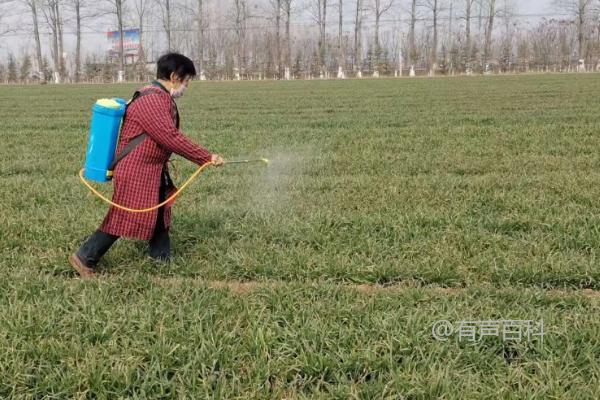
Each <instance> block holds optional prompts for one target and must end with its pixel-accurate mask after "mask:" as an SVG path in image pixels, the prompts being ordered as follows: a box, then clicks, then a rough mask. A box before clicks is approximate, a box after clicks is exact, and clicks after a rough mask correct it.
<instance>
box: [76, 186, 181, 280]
mask: <svg viewBox="0 0 600 400" xmlns="http://www.w3.org/2000/svg"><path fill="white" fill-rule="evenodd" d="M165 192H166V188H165V185H163V184H161V186H160V190H159V202H163V201H164V200H165ZM117 239H119V236H115V235H111V234H109V233H105V232H102V231H101V230H97V231H96V232H94V233H93V234H92V235H91V236H90V237H89V238H88V239H87V240H86V241H85V243H84V244H83V245H82V246H81V247H80V248H79V250H77V256H78V257H79V258H80V259H81V261H83V262H84V263H85V264H86V265H87V266H88V267H90V268H93V267H95V266H96V264H98V262H99V261H100V259H101V258H102V256H103V255H104V254H105V253H106V252H107V251H108V249H110V248H111V246H112V245H113V244H114V243H115V242H116V241H117ZM148 254H149V255H150V257H151V258H153V259H155V260H157V261H162V262H167V261H169V260H170V258H171V239H170V238H169V230H168V229H167V228H166V227H165V219H164V208H163V207H161V208H159V209H158V217H157V220H156V227H155V228H154V233H153V235H152V238H151V239H150V241H149V242H148Z"/></svg>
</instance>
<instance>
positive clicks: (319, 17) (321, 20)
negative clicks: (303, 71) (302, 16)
mask: <svg viewBox="0 0 600 400" xmlns="http://www.w3.org/2000/svg"><path fill="white" fill-rule="evenodd" d="M315 8H316V9H315ZM312 14H313V18H314V19H315V22H316V23H317V25H318V26H319V51H318V63H319V68H320V74H321V77H322V78H323V77H325V74H326V71H327V68H326V66H325V55H326V48H327V35H326V33H327V31H326V29H327V0H312Z"/></svg>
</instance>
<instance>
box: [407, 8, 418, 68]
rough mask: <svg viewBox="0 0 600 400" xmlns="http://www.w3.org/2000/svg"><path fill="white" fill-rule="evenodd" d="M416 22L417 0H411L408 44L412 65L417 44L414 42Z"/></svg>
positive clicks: (412, 64)
mask: <svg viewBox="0 0 600 400" xmlns="http://www.w3.org/2000/svg"><path fill="white" fill-rule="evenodd" d="M416 24H417V0H412V5H411V10H410V31H409V33H408V35H409V37H408V42H409V46H410V54H409V57H410V66H411V68H413V67H414V65H415V63H416V61H417V46H416V43H415V26H416Z"/></svg>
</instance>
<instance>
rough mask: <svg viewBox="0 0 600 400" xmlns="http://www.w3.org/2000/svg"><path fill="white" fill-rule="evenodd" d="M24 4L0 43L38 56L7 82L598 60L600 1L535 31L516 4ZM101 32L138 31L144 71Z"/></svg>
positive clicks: (108, 0) (541, 65) (59, 0)
mask: <svg viewBox="0 0 600 400" xmlns="http://www.w3.org/2000/svg"><path fill="white" fill-rule="evenodd" d="M15 1H16V2H19V4H20V7H21V9H22V10H23V11H24V12H26V14H27V15H29V18H30V21H31V23H30V27H29V28H27V27H21V28H19V29H17V30H14V31H12V32H11V27H10V25H7V23H10V21H6V20H5V23H4V24H2V20H0V24H1V25H0V35H7V37H9V38H16V37H23V36H24V35H25V36H26V37H31V38H33V40H32V42H33V43H34V49H33V51H25V52H24V53H23V54H22V55H20V56H18V57H17V58H18V59H16V58H15V57H14V56H12V55H9V57H8V59H6V60H4V61H2V62H0V80H2V81H19V80H30V79H32V77H33V78H34V79H37V80H40V81H46V80H49V79H52V80H54V81H55V82H62V81H67V80H68V81H75V82H78V81H80V80H100V81H106V80H112V79H114V78H115V77H116V76H120V77H121V76H122V77H123V78H127V79H136V78H137V79H145V77H146V75H147V71H146V69H145V65H146V61H147V60H150V61H152V60H153V59H155V58H156V55H158V54H160V53H161V52H164V51H169V50H170V51H181V52H183V53H185V54H188V55H191V56H192V57H193V58H194V59H195V60H196V63H197V65H198V67H199V69H200V71H201V76H202V77H203V78H208V79H261V78H279V79H282V78H287V79H289V78H292V77H297V78H302V77H304V78H309V77H336V76H337V77H340V78H343V77H346V76H348V75H351V76H358V77H360V76H363V75H365V74H369V75H373V76H380V75H394V74H395V75H402V74H411V75H413V74H419V73H420V74H430V75H434V74H440V73H441V74H454V73H466V74H472V73H486V72H490V73H491V72H509V71H510V72H515V71H523V72H526V71H529V70H531V69H536V70H544V71H548V70H552V71H565V70H573V69H576V70H590V69H596V68H597V67H598V66H599V60H600V0H555V2H554V6H555V7H554V13H556V14H560V17H558V18H557V17H555V18H547V17H545V18H541V19H537V20H536V22H535V24H534V25H531V24H530V19H528V18H526V17H527V16H525V15H522V14H520V10H519V7H518V2H517V1H516V0H226V1H222V0H97V1H92V0H14V1H13V2H9V3H14V2H15ZM11 7H13V8H14V4H12V5H11ZM104 24H106V25H105V26H112V27H114V28H116V29H117V30H119V31H120V32H121V37H123V34H122V32H123V30H124V28H125V27H136V28H139V29H140V32H141V39H140V41H141V47H142V49H143V50H144V51H142V52H141V53H140V57H139V58H138V60H137V62H136V63H135V64H132V65H126V62H125V57H124V51H123V43H122V42H121V43H120V46H119V57H118V58H117V59H116V60H107V58H106V56H105V55H103V54H93V52H91V51H89V50H88V51H86V46H85V45H86V43H85V41H84V38H87V37H89V35H91V34H93V33H94V32H93V31H90V29H92V28H91V27H92V26H96V27H97V26H99V25H100V26H103V25H104ZM65 27H67V29H65ZM96 33H100V34H102V31H97V32H96ZM65 35H72V36H73V37H74V46H72V47H74V48H69V49H67V47H66V46H65ZM45 37H48V38H49V40H47V43H46V41H44V40H43V38H45ZM48 55H49V57H50V61H51V63H50V62H49V61H48V59H47V58H46V57H47V56H48ZM67 59H68V60H70V63H69V62H67ZM119 71H123V73H122V74H123V75H120V74H119Z"/></svg>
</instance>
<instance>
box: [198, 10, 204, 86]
mask: <svg viewBox="0 0 600 400" xmlns="http://www.w3.org/2000/svg"><path fill="white" fill-rule="evenodd" d="M198 67H199V68H200V75H201V76H202V74H203V71H204V2H203V0H198Z"/></svg>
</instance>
